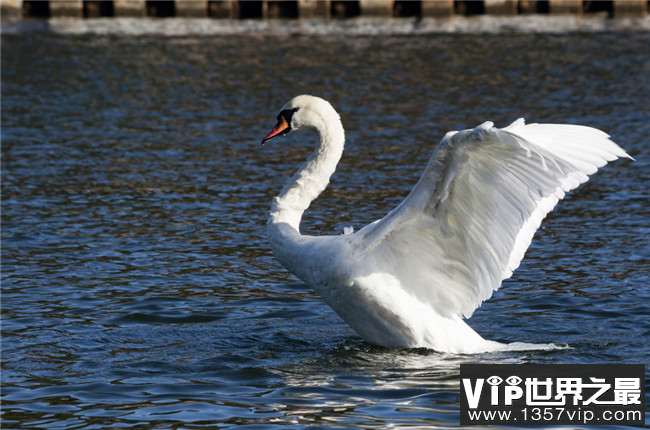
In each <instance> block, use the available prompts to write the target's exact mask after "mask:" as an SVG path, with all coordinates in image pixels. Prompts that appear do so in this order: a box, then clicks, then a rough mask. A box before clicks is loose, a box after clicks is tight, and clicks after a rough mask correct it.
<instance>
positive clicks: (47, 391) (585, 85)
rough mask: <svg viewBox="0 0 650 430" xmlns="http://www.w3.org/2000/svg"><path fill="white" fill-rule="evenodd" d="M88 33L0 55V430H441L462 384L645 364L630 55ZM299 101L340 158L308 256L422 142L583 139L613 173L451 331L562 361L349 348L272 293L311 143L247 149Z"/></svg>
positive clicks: (396, 35)
mask: <svg viewBox="0 0 650 430" xmlns="http://www.w3.org/2000/svg"><path fill="white" fill-rule="evenodd" d="M110 22H113V21H110V20H109V21H102V23H103V24H102V25H103V26H105V27H108V28H109V29H110V28H111V27H110V26H111V25H114V26H115V28H114V31H112V32H111V31H103V32H101V34H91V33H89V32H76V31H75V32H72V31H70V32H65V31H47V30H44V29H43V28H40V30H39V29H37V30H38V31H33V30H29V29H27V30H24V29H23V30H21V31H15V32H14V34H5V35H3V36H2V385H3V387H2V420H3V423H2V424H3V428H27V427H31V428H48V429H54V428H81V427H83V428H106V427H116V428H117V427H136V428H149V427H157V428H163V427H164V428H166V427H172V428H207V427H217V428H230V427H234V426H244V425H250V426H251V428H252V427H255V428H282V429H286V428H300V427H302V426H306V425H312V426H314V427H315V428H319V427H320V428H332V427H347V428H387V427H398V428H430V427H434V426H442V427H446V426H456V425H457V423H458V420H459V382H458V375H459V367H458V366H459V364H460V363H468V362H489V363H648V361H649V360H648V357H650V346H649V345H650V323H649V322H648V321H650V319H649V318H648V315H649V314H650V290H649V288H648V285H649V284H650V277H649V275H648V262H649V259H650V241H649V239H648V237H649V235H650V228H649V222H648V215H649V213H648V179H649V173H650V166H649V165H648V158H649V155H650V154H649V152H650V150H649V148H650V144H649V139H650V137H649V136H650V114H649V113H648V107H647V101H648V100H649V99H650V90H649V89H648V85H647V81H648V76H649V74H648V73H649V71H650V55H649V54H648V50H647V46H648V44H649V43H650V34H649V33H647V32H634V31H602V32H589V33H563V32H559V33H504V32H494V33H491V34H482V33H477V34H462V32H460V33H423V34H415V35H406V34H400V33H401V32H399V31H397V32H391V31H388V32H384V34H382V35H381V37H379V36H377V35H374V36H372V37H371V36H368V35H364V34H356V33H357V32H356V31H354V30H355V27H354V22H346V23H345V24H344V25H345V26H346V28H351V29H352V30H350V31H348V32H343V34H340V33H339V32H336V31H334V32H331V33H327V32H324V31H321V30H319V31H317V32H312V33H314V34H312V33H310V32H306V33H300V32H295V31H290V32H285V31H283V26H282V22H280V23H276V24H275V25H274V26H273V25H270V24H265V25H266V27H265V29H264V31H262V32H257V31H253V30H255V28H253V30H251V29H250V28H249V30H250V31H239V32H236V33H237V34H231V33H232V32H231V31H226V32H224V34H220V35H204V34H203V35H201V34H194V33H192V32H191V31H190V32H185V33H181V34H172V35H167V36H161V35H160V34H157V32H152V33H154V34H151V33H147V32H141V33H140V34H130V33H129V32H127V33H128V34H124V32H122V31H120V30H119V29H120V28H122V27H120V26H122V25H124V21H120V20H117V21H115V24H110ZM129 22H130V24H129V25H131V26H133V25H135V24H134V23H133V22H131V21H129ZM148 22H149V21H148ZM151 22H159V21H151ZM136 24H137V23H136ZM3 25H4V24H3ZM71 25H72V24H71ZM364 25H365V24H364ZM136 27H137V25H136ZM269 29H270V30H269ZM41 30H42V31H41ZM70 33H80V34H70ZM350 33H354V34H350ZM359 33H363V32H359ZM306 92H308V93H312V94H315V95H320V96H322V97H325V98H327V99H329V100H330V101H331V102H332V103H333V104H334V106H335V107H337V108H338V109H339V111H340V112H341V115H342V118H343V121H344V126H345V127H346V130H347V136H348V143H347V148H346V153H345V155H344V158H343V160H342V162H341V165H340V166H339V170H338V172H337V173H336V174H335V176H334V177H333V180H332V183H331V186H330V188H329V189H328V190H327V191H326V192H325V193H324V195H323V196H322V197H321V198H320V199H319V200H318V201H317V202H315V203H314V205H313V206H312V208H311V209H310V211H309V212H308V213H307V214H306V219H305V222H304V224H303V229H304V230H305V231H306V232H309V233H315V234H323V233H340V232H341V231H342V230H343V228H344V227H345V226H353V227H355V228H359V227H361V226H363V225H365V224H366V223H368V222H370V221H373V220H375V219H377V218H379V217H381V216H383V214H385V213H386V212H387V211H388V210H389V209H390V208H392V207H394V205H396V204H397V203H398V202H399V201H400V199H401V198H403V197H404V196H405V194H406V193H407V192H408V190H409V188H410V186H411V185H412V184H413V183H414V182H415V181H416V180H417V178H418V175H419V172H420V171H421V170H422V168H423V166H424V164H425V163H426V159H427V157H428V155H429V154H430V152H431V150H432V148H433V146H434V144H435V143H436V142H437V141H438V140H439V139H440V138H441V137H442V136H443V135H444V133H445V132H446V131H448V130H455V129H462V128H467V127H473V126H475V125H477V124H479V123H481V122H482V121H484V120H487V119H490V120H493V121H495V122H496V123H497V125H500V126H503V125H506V124H507V123H509V122H510V121H512V120H514V119H515V118H517V117H519V116H525V117H527V118H528V119H529V120H530V121H531V122H533V121H534V122H569V123H579V124H585V125H591V126H596V127H599V128H602V129H604V130H606V131H607V132H608V133H610V134H611V135H612V136H613V138H614V140H615V141H616V142H618V143H619V144H620V145H622V146H623V147H624V148H625V149H626V150H628V151H629V152H630V154H632V155H633V156H634V157H635V158H636V161H635V162H631V161H626V160H619V161H617V162H615V163H613V164H612V165H609V166H607V167H606V168H604V169H603V170H602V171H600V172H599V173H598V174H597V175H596V176H594V177H593V179H592V180H591V181H590V182H589V183H587V184H586V185H584V186H582V187H581V188H580V189H579V190H577V191H576V192H573V193H571V194H570V195H569V196H568V198H567V199H566V200H565V201H563V202H561V203H560V205H559V206H558V207H557V208H556V210H555V211H554V212H553V213H552V214H551V215H550V216H549V217H548V218H547V219H546V221H545V222H544V224H543V228H542V229H541V230H540V231H539V232H538V234H537V235H536V237H535V240H534V241H533V244H532V246H531V248H530V250H529V251H528V253H527V256H526V258H525V259H524V261H523V263H522V266H521V267H520V268H519V270H517V271H516V272H515V275H514V276H513V278H511V279H510V280H507V281H506V282H504V285H503V286H502V288H501V289H500V290H499V291H498V292H497V293H495V295H494V297H493V298H492V299H491V300H489V301H488V302H486V303H484V305H483V306H482V307H481V308H480V309H479V310H478V311H477V312H476V313H475V315H474V316H473V317H472V319H471V320H470V324H471V325H472V327H474V328H475V329H476V330H477V331H478V332H479V333H481V334H482V335H483V336H484V337H486V338H488V339H493V340H498V341H504V342H511V341H522V342H533V343H545V342H556V343H558V344H566V345H568V346H570V348H569V349H563V350H555V351H546V352H544V351H529V352H501V353H492V354H479V355H473V356H468V355H464V356H463V355H460V356H459V355H453V354H442V353H437V352H434V351H427V350H402V351H390V350H386V349H382V348H377V347H373V346H370V345H368V344H366V343H365V342H364V341H363V340H362V339H360V338H359V337H358V336H357V335H356V334H355V333H354V332H353V331H352V330H351V329H350V328H348V326H346V325H345V324H344V323H343V322H342V321H341V320H340V319H339V318H338V317H337V316H336V315H335V314H334V312H333V311H331V310H330V309H329V308H328V307H327V306H326V305H325V304H324V303H323V302H322V301H321V300H320V299H319V298H318V297H317V296H316V295H315V294H314V293H313V292H312V291H311V290H310V289H308V288H307V287H306V286H304V285H303V284H301V283H300V282H298V281H297V280H296V279H295V278H293V277H291V276H290V275H288V274H287V273H286V272H285V270H284V269H283V268H282V267H281V266H280V265H279V264H278V263H277V262H276V260H275V259H274V258H273V256H272V255H271V252H270V250H269V247H268V245H267V243H266V241H265V239H264V225H265V222H266V216H267V212H268V208H269V203H270V200H271V199H272V197H273V196H274V195H275V194H277V193H278V192H279V190H280V189H281V188H282V185H283V184H284V181H285V180H286V179H287V177H288V176H289V175H290V174H291V173H292V172H293V171H294V169H296V167H297V166H298V165H299V163H300V162H301V161H302V160H303V159H304V157H305V156H306V155H307V152H308V151H309V149H308V147H309V146H310V145H311V144H312V142H303V141H302V140H301V139H302V137H301V136H300V135H295V136H290V137H287V138H285V139H283V140H279V141H274V142H272V143H271V144H269V145H266V146H265V147H263V148H262V147H261V146H260V145H259V142H260V139H261V138H262V137H263V136H264V135H265V134H266V133H267V132H268V130H269V129H270V127H272V126H273V124H274V122H275V121H274V119H275V116H276V114H277V111H278V109H279V108H280V107H281V106H282V105H283V104H284V103H285V102H286V101H287V100H288V99H290V98H291V97H292V96H294V95H296V94H300V93H306ZM303 137H304V136H303ZM647 375H648V374H647V373H646V381H648V380H649V379H650V378H648V377H647ZM646 384H647V382H646ZM646 390H648V386H647V385H646ZM646 403H647V400H646ZM648 418H649V416H648V414H646V420H648Z"/></svg>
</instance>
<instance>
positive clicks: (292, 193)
mask: <svg viewBox="0 0 650 430" xmlns="http://www.w3.org/2000/svg"><path fill="white" fill-rule="evenodd" d="M314 129H315V130H316V133H317V134H318V137H319V141H318V145H317V146H316V149H315V150H314V152H313V153H312V154H311V155H310V156H309V158H308V159H307V162H306V163H305V164H304V165H303V166H302V167H301V168H300V170H298V172H296V174H295V175H294V176H293V178H291V180H290V181H289V183H288V184H287V185H286V186H285V187H284V189H283V190H282V192H281V193H280V195H278V196H277V197H276V198H275V199H274V200H273V205H272V207H271V214H270V218H269V227H271V226H272V225H279V224H284V225H288V226H290V227H291V228H292V229H293V230H295V231H297V232H299V231H300V220H301V219H302V214H303V213H304V212H305V210H306V209H307V208H308V207H309V205H310V204H311V202H312V201H314V199H316V197H318V195H319V194H320V193H322V192H323V190H325V188H326V187H327V184H328V183H329V180H330V177H331V176H332V174H333V173H334V171H335V170H336V165H337V164H338V162H339V160H340V159H341V154H342V153H343V144H344V142H345V133H344V131H343V126H342V125H341V120H340V119H339V116H338V115H337V114H336V113H334V115H329V116H327V117H325V118H323V121H322V122H319V124H316V126H315V128H314Z"/></svg>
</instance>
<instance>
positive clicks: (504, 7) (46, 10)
mask: <svg viewBox="0 0 650 430" xmlns="http://www.w3.org/2000/svg"><path fill="white" fill-rule="evenodd" d="M0 6H1V8H2V11H1V13H2V18H3V19H13V18H20V17H23V18H50V17H51V18H56V17H72V18H95V17H159V18H163V17H183V18H193V17H196V18H198V17H210V18H215V19H310V18H320V19H342V18H353V17H357V16H363V17H383V18H392V17H451V16H454V15H461V16H471V15H481V14H487V15H504V16H512V15H518V14H530V13H542V14H554V15H561V14H570V15H576V16H581V15H589V14H595V13H600V14H605V15H607V16H608V17H611V18H629V17H645V16H646V14H647V10H648V2H647V1H646V0H613V1H589V0H548V1H532V0H484V1H462V0H456V1H454V0H422V1H400V0H358V1H337V0H295V1H274V0H259V1H250V0H247V1H238V0H219V1H212V0H176V1H147V0H112V1H86V0H54V1H28V0H0Z"/></svg>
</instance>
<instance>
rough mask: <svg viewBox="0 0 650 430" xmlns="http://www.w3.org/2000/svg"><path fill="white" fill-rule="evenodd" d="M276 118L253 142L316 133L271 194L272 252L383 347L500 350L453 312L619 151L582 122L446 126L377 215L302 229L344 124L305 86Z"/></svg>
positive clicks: (472, 299) (477, 299)
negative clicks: (334, 227)
mask: <svg viewBox="0 0 650 430" xmlns="http://www.w3.org/2000/svg"><path fill="white" fill-rule="evenodd" d="M277 119H278V122H277V124H276V126H275V127H274V128H273V130H271V132H270V133H269V134H268V135H267V136H266V137H264V139H263V140H262V144H264V143H266V142H268V141H269V140H271V139H273V138H275V137H278V136H282V135H284V134H287V133H289V132H290V131H296V130H301V129H307V130H313V131H315V132H316V134H317V135H318V138H319V140H318V144H317V146H316V150H315V151H314V152H313V153H312V154H311V156H310V157H309V158H308V160H307V162H306V163H305V164H304V165H303V166H302V167H301V168H300V170H298V172H297V173H296V174H295V175H294V176H293V178H292V179H291V180H290V181H289V183H288V184H287V185H286V187H285V188H284V189H283V190H282V192H281V193H280V195H279V196H277V197H276V198H275V199H274V200H273V204H272V208H271V213H270V218H269V222H268V227H267V228H268V232H267V233H268V239H269V242H270V244H271V247H272V249H273V252H274V254H275V255H276V257H277V258H278V260H279V261H280V263H282V265H283V266H284V267H286V268H287V269H288V270H289V271H290V272H291V273H293V274H294V275H296V276H297V277H298V278H300V279H301V280H303V281H304V282H305V283H307V284H308V285H309V286H310V287H312V288H313V289H314V290H315V291H316V292H317V293H318V294H319V295H320V296H321V297H322V298H323V299H324V300H325V302H327V304H328V305H330V306H331V307H332V308H333V309H334V310H335V311H336V312H337V313H338V314H339V315H340V316H341V317H342V318H343V319H344V320H345V321H346V322H347V323H348V324H349V325H350V326H351V327H352V328H353V329H354V330H355V331H356V332H357V333H359V334H360V335H361V336H362V337H363V338H364V339H365V340H366V341H368V342H369V343H372V344H375V345H381V346H385V347H388V348H410V347H425V348H431V349H435V350H438V351H443V352H453V353H475V352H482V351H492V350H497V349H504V348H505V349H507V348H508V346H507V345H503V344H500V343H498V342H494V341H489V340H484V339H483V338H482V337H481V336H479V335H478V334H477V333H476V332H475V331H474V330H472V329H471V328H470V327H469V326H468V325H467V324H466V323H465V322H464V321H463V318H468V317H470V316H471V314H472V313H473V311H474V310H475V309H476V308H477V307H479V306H480V304H481V302H483V301H484V300H486V299H488V298H489V297H490V296H491V295H492V292H493V291H495V290H496V289H497V288H499V286H500V285H501V282H502V281H503V280H504V279H506V278H508V277H510V275H512V272H513V270H515V269H516V268H517V267H518V266H519V262H520V261H521V259H522V258H523V256H524V252H525V251H526V249H527V248H528V246H529V245H530V241H531V239H532V237H533V234H534V233H535V231H536V230H537V228H538V227H539V225H540V223H541V221H542V218H544V216H545V215H546V214H547V213H548V212H549V211H551V209H553V207H554V206H555V205H556V203H557V202H558V200H559V199H561V198H563V197H564V193H565V192H567V191H569V190H571V189H573V188H575V187H577V186H578V185H579V184H580V183H582V182H585V181H587V179H588V176H587V175H590V174H592V173H594V172H596V170H597V169H598V168H599V167H601V166H603V165H605V164H606V163H607V162H608V161H612V160H615V159H616V158H618V157H629V156H628V155H627V154H626V153H625V151H624V150H623V149H622V148H620V147H619V146H618V145H616V144H615V143H613V142H612V141H610V140H609V139H608V137H609V136H608V135H607V134H605V133H603V132H602V131H600V130H597V129H594V128H590V127H584V126H578V125H557V124H528V125H526V124H525V123H524V120H523V119H519V120H517V121H515V122H513V123H512V124H511V125H509V126H508V127H506V128H503V129H499V128H495V127H493V124H492V123H491V122H485V123H483V124H481V125H480V126H478V127H476V128H475V129H473V130H465V131H461V132H449V133H447V135H446V136H445V137H444V138H443V139H442V141H441V142H440V144H439V145H438V147H437V148H436V149H435V151H434V152H433V155H432V156H431V159H430V160H429V163H428V165H427V167H426V169H425V170H424V173H423V174H422V177H421V178H420V180H419V181H418V183H417V184H416V185H415V187H414V188H413V190H412V191H411V193H410V194H409V195H408V197H406V199H405V200H404V201H403V202H402V203H401V204H400V205H399V206H398V207H397V208H395V209H394V210H393V211H391V212H390V213H389V214H388V215H386V216H385V217H384V218H383V219H381V220H379V221H376V222H374V223H372V224H369V225H367V226H365V227H364V228H362V229H361V230H359V231H357V232H355V233H352V234H345V235H338V236H307V235H302V234H300V229H299V227H300V220H301V218H302V214H303V212H304V211H305V210H306V209H307V208H308V207H309V205H310V203H311V202H312V201H313V200H314V199H315V198H316V197H317V196H318V195H319V194H320V193H321V192H322V191H323V190H324V189H325V187H326V186H327V184H328V183H329V178H330V176H331V175H332V174H333V173H334V170H335V169H336V165H337V163H338V161H339V159H340V158H341V154H342V152H343V144H344V141H345V136H344V131H343V126H342V125H341V120H340V118H339V115H338V114H337V112H336V111H335V110H334V108H333V107H332V106H331V105H330V104H329V103H328V102H327V101H325V100H323V99H321V98H318V97H313V96H309V95H302V96H298V97H295V98H294V99H293V100H291V101H290V102H289V103H287V105H285V106H284V107H283V108H282V110H281V112H280V114H279V115H278V118H277ZM510 345H515V344H510Z"/></svg>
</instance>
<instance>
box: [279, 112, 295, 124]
mask: <svg viewBox="0 0 650 430" xmlns="http://www.w3.org/2000/svg"><path fill="white" fill-rule="evenodd" d="M296 112H298V108H293V109H285V110H283V111H282V112H280V113H279V114H278V121H280V118H284V120H285V121H286V122H287V123H288V124H291V118H292V117H293V114H294V113H296Z"/></svg>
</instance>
